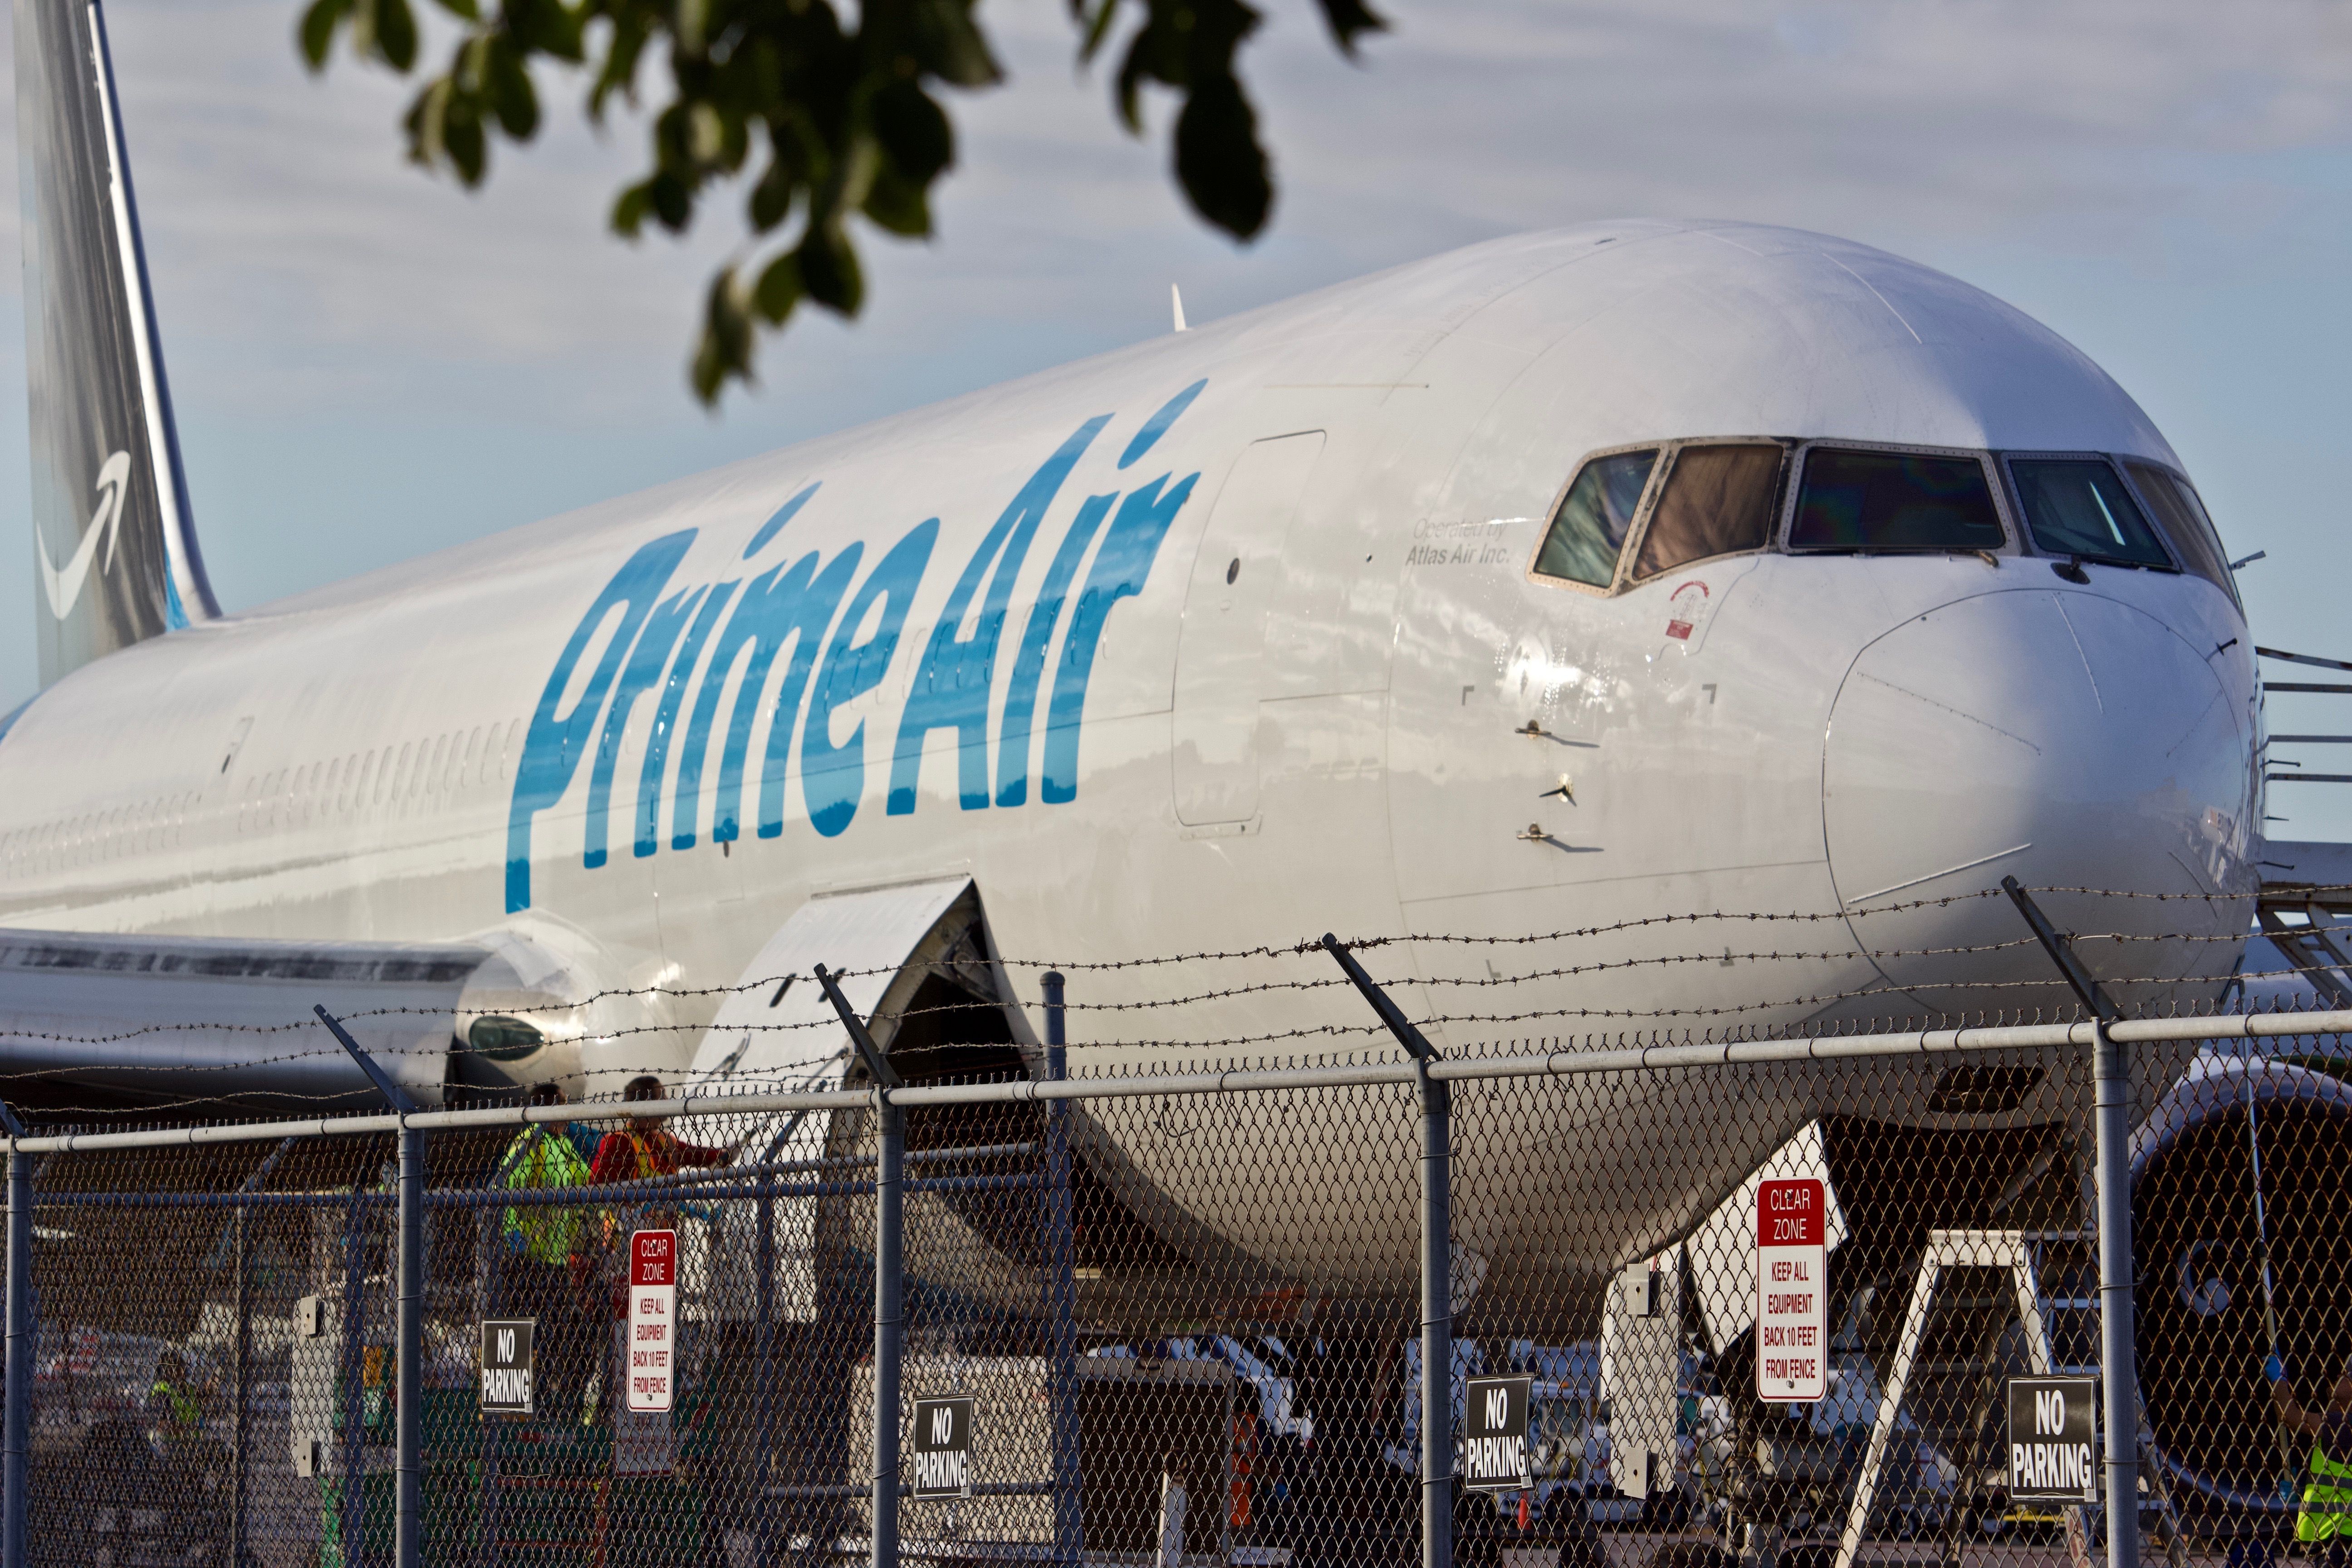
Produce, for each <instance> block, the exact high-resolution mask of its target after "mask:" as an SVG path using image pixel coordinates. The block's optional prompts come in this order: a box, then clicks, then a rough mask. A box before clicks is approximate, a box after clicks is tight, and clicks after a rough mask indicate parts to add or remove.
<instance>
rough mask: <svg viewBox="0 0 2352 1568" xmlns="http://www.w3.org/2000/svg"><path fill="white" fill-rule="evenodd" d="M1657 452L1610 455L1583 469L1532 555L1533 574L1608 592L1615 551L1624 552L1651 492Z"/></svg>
mask: <svg viewBox="0 0 2352 1568" xmlns="http://www.w3.org/2000/svg"><path fill="white" fill-rule="evenodd" d="M1657 464H1658V452H1657V448H1656V447H1652V448H1650V449H1649V450H1648V451H1646V452H1613V453H1612V454H1610V455H1609V456H1608V457H1605V458H1593V459H1592V461H1591V462H1589V463H1587V464H1585V465H1584V468H1583V470H1582V471H1581V472H1580V473H1579V474H1578V475H1577V476H1576V482H1575V483H1574V484H1572V485H1570V486H1569V487H1568V496H1567V498H1566V499H1565V500H1562V501H1561V502H1560V503H1559V512H1558V513H1556V514H1555V515H1554V516H1553V518H1552V520H1551V531H1550V532H1549V533H1547V534H1545V535H1544V542H1543V548H1542V549H1541V550H1538V551H1537V552H1536V570H1537V571H1538V572H1540V573H1541V574H1544V575H1545V576H1547V577H1565V578H1567V579H1568V580H1569V581H1570V582H1572V583H1589V584H1591V585H1592V586H1593V587H1596V588H1606V587H1607V586H1609V584H1610V583H1611V582H1612V580H1613V579H1614V578H1615V577H1616V575H1617V556H1618V552H1621V551H1622V550H1623V549H1624V548H1625V532H1626V531H1627V530H1628V529H1630V528H1632V527H1633V514H1634V512H1635V511H1637V510H1640V508H1641V505H1642V492H1643V490H1644V489H1648V488H1649V484H1650V470H1651V469H1652V468H1655V467H1657Z"/></svg>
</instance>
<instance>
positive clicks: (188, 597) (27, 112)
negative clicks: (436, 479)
mask: <svg viewBox="0 0 2352 1568" xmlns="http://www.w3.org/2000/svg"><path fill="white" fill-rule="evenodd" d="M16 145H17V148H18V153H19V159H20V163H21V175H22V192H23V203H24V219H25V222H24V246H25V340H26V341H25V362H26V371H27V376H28V379H29V381H30V383H31V385H30V392H31V402H32V470H33V548H34V551H35V552H36V554H37V561H36V562H35V563H34V564H35V567H36V571H37V583H36V585H35V587H34V595H33V596H34V612H33V620H34V624H35V625H36V626H37V627H38V628H39V634H38V635H39V637H40V660H41V684H42V685H43V686H47V685H48V684H49V683H50V682H51V681H54V680H56V679H58V678H59V677H61V676H64V675H67V674H68V673H70V672H71V671H73V670H75V669H77V668H79V667H81V666H82V665H85V664H87V663H89V661H90V660H91V659H94V658H99V657H100V656H101V655H103V654H108V653H111V652H113V651H114V650H115V649H116V648H119V647H128V646H129V645H130V644H131V643H134V642H139V641H142V640H143V639H145V638H147V637H155V636H158V635H160V634H162V633H163V632H165V631H169V630H172V629H173V628H176V627H179V626H186V625H188V624H189V623H190V622H192V621H199V620H207V619H210V618H212V617H214V616H218V615H219V614H220V610H219V607H218V605H215V602H214V600H213V593H212V586H211V584H209V583H208V582H206V581H205V565H204V558H203V556H202V555H201V554H199V553H198V552H197V549H196V535H195V527H194V521H193V520H192V519H191V518H190V516H189V514H188V488H187V481H186V479H185V478H184V476H183V474H182V473H181V469H180V443H179V437H178V435H177V433H176V432H175V431H174V429H173V424H172V395H171V391H170V388H169V387H168V386H167V384H165V382H164V379H163V344H162V342H161V341H160V340H159V338H158V336H157V334H156V331H155V308H154V301H153V298H152V294H151V293H150V292H149V289H148V286H147V259H146V256H145V254H144V252H143V251H142V248H141V246H140V241H139V215H138V208H137V205H135V204H134V202H133V201H132V199H131V165H130V162H129V160H128V158H127V157H126V156H125V153H124V148H123V136H122V121H121V112H120V103H119V101H118V100H117V98H116V96H115V91H114V66H113V61H112V58H111V57H110V54H109V53H108V50H107V44H106V23H105V20H104V18H103V17H102V16H100V14H99V7H98V4H97V0H16Z"/></svg>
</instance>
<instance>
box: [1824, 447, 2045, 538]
mask: <svg viewBox="0 0 2352 1568" xmlns="http://www.w3.org/2000/svg"><path fill="white" fill-rule="evenodd" d="M2004 542H2006V541H2005V536H2004V535H2003V534H2002V532H2001V528H2000V511H1999V510H1996V509H1995V508H1994V506H1993V500H1992V487H1991V486H1990V485H1989V484H1987V483H1986V482H1985V471H1984V465H1983V464H1982V463H1980V462H1979V461H1978V460H1977V459H1976V458H1931V457H1922V456H1916V455H1912V454H1907V453H1903V452H1853V451H1847V450H1844V449H1843V448H1841V447H1815V448H1813V450H1811V452H1808V453H1807V454H1806V455H1805V480H1804V485H1803V488H1802V489H1800V490H1799V491H1798V492H1797V515H1796V519H1795V521H1792V522H1791V523H1790V525H1789V548H1790V549H1791V550H1845V551H1879V550H1885V551H1897V550H1929V551H1933V550H1944V551H1962V550H1998V549H2000V547H2001V545H2002V544H2003V543H2004Z"/></svg>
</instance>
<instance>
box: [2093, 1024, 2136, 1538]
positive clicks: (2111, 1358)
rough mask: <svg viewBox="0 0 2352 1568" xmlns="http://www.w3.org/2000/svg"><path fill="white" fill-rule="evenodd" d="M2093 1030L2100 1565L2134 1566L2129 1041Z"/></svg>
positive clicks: (2102, 1027) (2098, 1027)
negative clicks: (2103, 1410) (2103, 1544)
mask: <svg viewBox="0 0 2352 1568" xmlns="http://www.w3.org/2000/svg"><path fill="white" fill-rule="evenodd" d="M2095 1029H2096V1031H2097V1033H2096V1036H2095V1040H2096V1043H2095V1046H2094V1047H2093V1049H2094V1050H2095V1052H2096V1053H2097V1056H2096V1059H2095V1072H2096V1074H2097V1078H2098V1118H2099V1123H2098V1158H2099V1370H2100V1373H2101V1375H2102V1379H2103V1381H2104V1384H2105V1387H2104V1388H2103V1389H2102V1390H2101V1392H2102V1394H2104V1396H2105V1404H2106V1407H2107V1417H2106V1419H2107V1431H2106V1439H2107V1454H2106V1460H2107V1463H2106V1471H2107V1476H2106V1481H2107V1568H2139V1389H2138V1382H2139V1379H2138V1367H2137V1361H2136V1356H2135V1350H2134V1342H2133V1333H2132V1316H2133V1303H2132V1240H2131V1230H2132V1212H2131V1047H2129V1046H2127V1045H2125V1044H2124V1043H2122V1042H2121V1041H2118V1040H2116V1038H2115V1037H2113V1036H2111V1035H2110V1034H2109V1033H2108V1032H2107V1026H2106V1021H2105V1019H2101V1020H2100V1021H2099V1022H2098V1023H2097V1024H2096V1025H2095Z"/></svg>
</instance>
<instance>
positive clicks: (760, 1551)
mask: <svg viewBox="0 0 2352 1568" xmlns="http://www.w3.org/2000/svg"><path fill="white" fill-rule="evenodd" d="M775 1158H776V1149H775V1145H774V1143H770V1145H769V1146H768V1148H767V1149H766V1150H765V1151H764V1152H762V1153H761V1156H760V1184H759V1197H758V1198H757V1200H756V1201H755V1203H754V1205H753V1210H752V1217H753V1220H754V1221H755V1223H757V1224H758V1226H759V1227H760V1235H759V1239H758V1240H757V1241H756V1242H754V1243H753V1244H752V1253H753V1256H754V1258H755V1260H756V1261H755V1263H754V1265H753V1267H754V1268H755V1269H756V1272H755V1273H754V1275H753V1276H752V1281H751V1300H752V1309H751V1310H752V1328H751V1334H752V1349H751V1363H752V1365H751V1375H752V1378H753V1379H754V1381H755V1384H756V1387H757V1389H758V1392H757V1393H756V1394H754V1395H753V1405H754V1411H755V1414H754V1417H753V1440H754V1442H755V1443H756V1445H757V1452H758V1454H759V1458H758V1459H757V1460H756V1461H755V1462H754V1463H753V1465H752V1468H751V1473H752V1476H753V1478H754V1479H755V1481H756V1485H755V1486H754V1488H753V1489H752V1493H751V1541H752V1547H751V1558H752V1561H753V1562H754V1563H766V1562H767V1561H768V1532H769V1515H770V1511H771V1510H770V1509H769V1507H768V1494H769V1491H770V1489H772V1488H773V1486H774V1485H775V1479H776V1475H775V1469H776V1460H775V1447H776V1415H775V1410H776V1406H775V1394H774V1382H775V1360H776V1178H775V1174H774V1173H773V1172H772V1171H771V1170H770V1169H769V1167H770V1166H771V1165H772V1164H773V1163H775Z"/></svg>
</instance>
